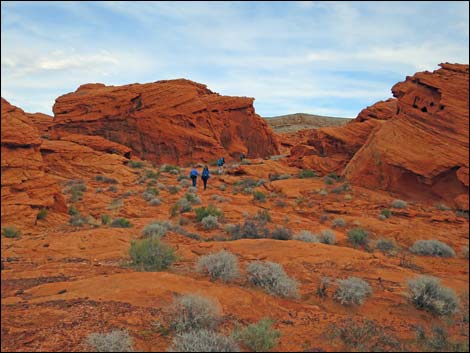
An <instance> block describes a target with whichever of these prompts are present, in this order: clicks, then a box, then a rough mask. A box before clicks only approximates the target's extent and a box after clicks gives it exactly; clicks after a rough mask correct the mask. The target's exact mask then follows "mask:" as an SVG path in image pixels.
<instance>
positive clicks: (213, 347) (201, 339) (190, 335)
mask: <svg viewBox="0 0 470 353" xmlns="http://www.w3.org/2000/svg"><path fill="white" fill-rule="evenodd" d="M169 352H240V347H238V345H237V344H236V343H235V341H234V340H233V339H232V338H231V337H226V336H223V335H221V334H219V333H217V332H214V331H209V330H197V331H189V332H184V333H181V334H178V335H176V337H175V338H174V339H173V342H172V343H171V346H170V348H169Z"/></svg>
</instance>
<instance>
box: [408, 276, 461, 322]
mask: <svg viewBox="0 0 470 353" xmlns="http://www.w3.org/2000/svg"><path fill="white" fill-rule="evenodd" d="M408 293H409V298H410V300H411V302H412V303H413V304H414V306H415V307H416V308H417V309H420V310H427V311H430V312H432V313H434V314H437V315H451V314H453V313H455V312H456V311H457V310H458V308H459V304H460V301H459V298H458V297H457V295H456V294H455V292H454V291H453V290H452V289H450V288H447V287H444V286H442V285H441V282H440V280H439V279H438V278H436V277H432V276H419V277H417V278H415V279H412V280H409V281H408Z"/></svg>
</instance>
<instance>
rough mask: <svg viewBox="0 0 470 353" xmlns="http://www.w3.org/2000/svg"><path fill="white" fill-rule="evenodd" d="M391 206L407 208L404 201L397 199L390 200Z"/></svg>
mask: <svg viewBox="0 0 470 353" xmlns="http://www.w3.org/2000/svg"><path fill="white" fill-rule="evenodd" d="M392 207H393V208H407V207H408V203H407V202H406V201H403V200H398V199H397V200H393V201H392Z"/></svg>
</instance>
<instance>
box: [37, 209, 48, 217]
mask: <svg viewBox="0 0 470 353" xmlns="http://www.w3.org/2000/svg"><path fill="white" fill-rule="evenodd" d="M47 213H48V210H47V208H41V209H40V210H39V212H38V214H37V215H36V219H37V220H41V219H46V217H47Z"/></svg>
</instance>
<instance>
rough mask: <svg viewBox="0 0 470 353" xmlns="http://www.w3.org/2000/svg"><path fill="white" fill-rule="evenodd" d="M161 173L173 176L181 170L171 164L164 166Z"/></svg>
mask: <svg viewBox="0 0 470 353" xmlns="http://www.w3.org/2000/svg"><path fill="white" fill-rule="evenodd" d="M160 171H161V172H165V173H171V174H179V173H180V168H179V167H177V166H174V165H170V164H163V165H162V166H161V168H160Z"/></svg>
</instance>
